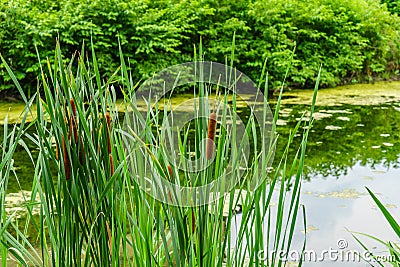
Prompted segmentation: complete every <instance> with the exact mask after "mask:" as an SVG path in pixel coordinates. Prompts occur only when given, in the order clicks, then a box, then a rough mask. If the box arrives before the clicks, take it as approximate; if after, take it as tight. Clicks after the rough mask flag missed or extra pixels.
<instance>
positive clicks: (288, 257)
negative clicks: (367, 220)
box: [257, 238, 396, 263]
mask: <svg viewBox="0 0 400 267" xmlns="http://www.w3.org/2000/svg"><path fill="white" fill-rule="evenodd" d="M348 245H349V244H348V242H347V240H346V239H343V238H341V239H339V240H337V242H336V247H329V248H327V249H324V250H321V251H317V250H313V249H305V250H303V251H298V250H272V251H269V252H268V253H267V252H266V251H264V250H261V251H259V252H258V254H257V257H258V259H259V260H260V261H264V262H268V260H270V259H273V258H274V259H278V260H279V261H283V262H299V261H300V260H302V261H303V262H328V261H329V262H362V261H364V262H367V263H374V262H379V263H382V262H395V260H396V259H395V256H392V255H373V254H372V253H371V252H370V251H357V250H351V249H347V248H348Z"/></svg>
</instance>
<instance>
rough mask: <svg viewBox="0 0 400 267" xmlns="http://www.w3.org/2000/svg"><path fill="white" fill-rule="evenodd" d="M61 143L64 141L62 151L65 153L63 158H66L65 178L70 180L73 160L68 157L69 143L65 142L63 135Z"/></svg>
mask: <svg viewBox="0 0 400 267" xmlns="http://www.w3.org/2000/svg"><path fill="white" fill-rule="evenodd" d="M61 143H62V153H63V160H64V170H65V179H66V180H69V179H70V178H71V162H70V160H69V157H68V152H67V145H66V143H65V138H64V136H63V137H62V141H61Z"/></svg>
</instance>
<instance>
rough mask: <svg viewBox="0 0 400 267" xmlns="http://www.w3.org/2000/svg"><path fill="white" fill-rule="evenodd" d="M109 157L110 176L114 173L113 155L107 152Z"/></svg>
mask: <svg viewBox="0 0 400 267" xmlns="http://www.w3.org/2000/svg"><path fill="white" fill-rule="evenodd" d="M109 158H110V174H111V176H113V175H114V160H113V156H112V155H111V154H109Z"/></svg>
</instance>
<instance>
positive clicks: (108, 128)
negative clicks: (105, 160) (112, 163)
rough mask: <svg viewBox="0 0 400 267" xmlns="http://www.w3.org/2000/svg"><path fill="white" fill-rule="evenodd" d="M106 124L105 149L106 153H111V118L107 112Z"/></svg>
mask: <svg viewBox="0 0 400 267" xmlns="http://www.w3.org/2000/svg"><path fill="white" fill-rule="evenodd" d="M106 123H107V147H108V153H109V154H110V153H111V140H110V136H111V117H110V113H108V112H107V114H106Z"/></svg>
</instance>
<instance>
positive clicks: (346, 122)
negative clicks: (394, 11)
mask: <svg viewBox="0 0 400 267" xmlns="http://www.w3.org/2000/svg"><path fill="white" fill-rule="evenodd" d="M185 97H186V96H185V95H181V96H179V97H177V98H175V100H174V101H177V102H179V99H185ZM187 97H191V95H190V96H187ZM311 99H312V92H311V91H307V90H306V91H304V90H303V91H291V92H287V93H285V95H284V100H283V102H282V107H281V110H280V119H279V128H278V133H279V134H280V139H279V143H278V149H277V155H279V153H280V152H279V149H280V147H283V145H284V144H285V141H286V140H287V136H288V134H289V132H290V130H291V129H293V128H294V126H295V124H296V123H297V121H298V120H299V118H300V117H301V115H302V114H303V113H304V112H307V110H308V109H309V103H310V102H311ZM13 105H14V106H13V108H12V110H14V111H15V110H17V111H16V112H20V111H21V110H22V106H21V104H13ZM8 106H10V104H9V103H4V102H3V103H0V121H3V118H2V117H4V115H5V112H6V111H7V110H8ZM273 106H274V105H273V104H272V105H271V107H272V108H273ZM16 112H14V113H13V114H14V115H13V116H11V118H13V122H15V121H17V116H16V115H15V114H16ZM314 119H315V122H314V127H313V129H312V131H311V134H310V136H309V142H308V144H307V153H306V154H307V156H306V162H305V164H306V166H305V171H304V178H305V179H304V183H303V187H302V195H301V202H302V203H303V204H304V205H305V207H306V213H307V229H306V231H307V250H314V251H315V253H316V255H317V256H318V257H317V259H316V260H311V261H307V262H305V264H304V266H370V265H368V264H367V263H366V262H363V261H362V260H359V261H358V260H357V259H356V260H351V259H350V260H347V259H341V258H340V253H342V252H343V251H352V250H355V251H358V252H361V253H362V252H363V250H362V248H361V247H360V246H359V245H358V244H357V242H356V241H355V239H354V238H353V237H352V236H351V231H355V232H363V233H368V234H371V235H374V236H377V237H379V238H381V239H383V240H393V241H396V242H399V240H397V239H396V238H395V234H394V233H393V232H392V230H390V227H389V225H388V223H387V222H386V221H385V219H384V217H383V216H382V215H381V213H380V211H379V210H378V209H377V207H376V205H375V204H374V203H373V201H372V199H371V198H370V197H369V195H367V191H366V189H365V187H368V188H370V189H371V190H372V191H373V192H375V193H377V196H378V198H379V199H380V200H381V201H382V202H383V203H384V204H385V205H386V207H387V208H388V209H389V211H390V212H392V214H393V215H394V216H395V218H397V219H399V220H400V210H399V207H398V206H399V205H400V194H399V188H400V176H399V173H400V131H399V130H400V129H399V128H400V123H399V122H400V83H398V82H397V83H377V84H375V85H356V86H347V87H342V88H337V89H323V90H320V92H319V95H318V101H317V107H316V113H315V114H314ZM0 133H1V135H0V139H2V135H3V134H2V133H3V126H0ZM300 141H301V139H300V136H299V138H295V142H297V147H298V144H299V143H300ZM32 148H33V147H32ZM293 148H296V144H295V145H294V147H293ZM14 158H15V166H16V173H17V174H18V177H19V181H20V185H21V188H20V186H19V185H18V183H16V182H15V180H14V179H12V180H11V181H10V184H9V191H8V192H9V193H16V192H18V191H19V190H20V189H22V190H29V188H30V186H31V184H30V181H31V180H32V178H31V177H32V163H30V161H29V158H28V157H27V154H26V152H24V150H23V149H19V150H18V151H17V152H16V155H15V157H14ZM236 219H237V220H240V215H238V216H237V218H236ZM299 219H301V218H299ZM233 227H234V226H233ZM302 231H304V229H302V228H301V227H298V228H297V230H296V234H295V240H294V243H293V249H294V250H300V248H301V246H302V242H303V238H304V234H303V233H302ZM361 239H362V240H363V241H365V242H366V244H368V245H369V247H370V248H374V249H373V250H372V251H374V252H376V253H377V254H378V255H387V253H386V252H383V251H382V250H383V247H382V246H379V245H378V244H377V243H376V242H372V241H371V240H370V239H368V238H361ZM330 249H331V250H336V251H338V252H339V253H338V255H339V256H338V257H339V258H338V259H336V258H335V257H333V258H330V257H329V254H326V255H325V259H324V261H322V260H320V259H319V258H320V256H321V255H322V254H323V252H324V250H330ZM295 256H296V255H295V252H294V254H293V257H294V258H295ZM335 259H336V260H335ZM372 264H373V265H374V266H375V265H376V263H372Z"/></svg>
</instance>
